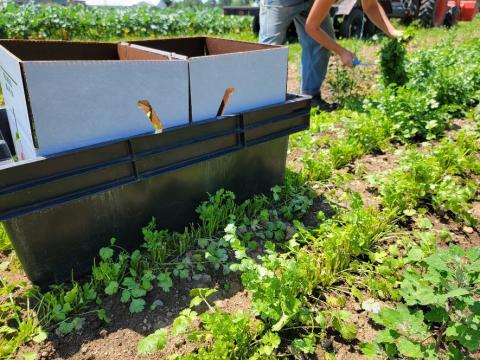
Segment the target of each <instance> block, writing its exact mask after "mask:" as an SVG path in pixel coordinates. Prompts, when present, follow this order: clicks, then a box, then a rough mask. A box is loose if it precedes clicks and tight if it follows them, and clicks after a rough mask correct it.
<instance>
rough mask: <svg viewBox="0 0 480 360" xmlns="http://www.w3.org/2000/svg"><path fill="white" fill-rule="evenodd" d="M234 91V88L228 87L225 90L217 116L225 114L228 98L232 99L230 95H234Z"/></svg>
mask: <svg viewBox="0 0 480 360" xmlns="http://www.w3.org/2000/svg"><path fill="white" fill-rule="evenodd" d="M234 92H235V89H234V88H227V90H225V94H223V98H222V101H221V102H220V106H219V107H218V111H217V116H222V115H223V113H224V112H225V108H226V106H227V104H228V100H230V96H232V94H233V93H234Z"/></svg>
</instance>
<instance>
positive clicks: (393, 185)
mask: <svg viewBox="0 0 480 360" xmlns="http://www.w3.org/2000/svg"><path fill="white" fill-rule="evenodd" d="M477 151H478V139H477V138H476V136H475V135H473V134H471V133H470V134H467V133H460V134H459V136H458V138H457V139H456V140H448V139H446V140H444V141H443V142H442V144H441V145H440V146H439V147H438V148H437V149H436V150H435V151H433V153H431V154H428V153H421V152H418V151H415V150H410V151H407V152H406V153H405V154H404V155H403V156H402V160H401V166H400V167H398V168H396V169H393V170H391V171H389V172H388V173H387V174H386V175H385V176H383V177H381V178H380V179H378V180H377V181H378V183H379V190H380V194H381V195H382V203H383V205H384V206H385V207H387V208H389V209H392V210H394V211H397V212H398V213H404V214H408V213H409V212H410V211H411V210H412V209H415V208H416V207H418V206H422V205H423V206H425V205H427V206H432V207H433V208H434V209H435V210H436V211H437V212H449V213H452V214H453V215H455V216H456V217H457V218H458V219H462V220H464V221H466V222H467V223H468V224H472V225H473V224H475V223H476V221H477V220H476V219H474V218H473V216H472V214H471V212H470V211H471V204H470V201H471V200H473V199H475V196H476V192H477V189H478V185H476V184H475V183H473V182H470V181H465V180H464V178H463V177H464V175H466V174H469V173H477V172H478V168H479V164H480V162H479V159H478V157H476V155H475V154H476V152H477Z"/></svg>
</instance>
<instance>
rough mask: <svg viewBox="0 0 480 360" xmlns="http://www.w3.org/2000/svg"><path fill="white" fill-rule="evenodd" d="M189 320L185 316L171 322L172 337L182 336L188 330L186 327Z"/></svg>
mask: <svg viewBox="0 0 480 360" xmlns="http://www.w3.org/2000/svg"><path fill="white" fill-rule="evenodd" d="M190 322H191V321H190V319H189V318H188V317H186V316H182V315H180V316H179V317H177V318H176V319H175V320H174V321H173V326H172V335H173V336H177V335H181V334H183V333H184V332H185V331H187V329H188V325H190Z"/></svg>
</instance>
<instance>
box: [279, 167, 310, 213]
mask: <svg viewBox="0 0 480 360" xmlns="http://www.w3.org/2000/svg"><path fill="white" fill-rule="evenodd" d="M272 196H273V202H274V204H275V206H276V207H277V209H278V211H279V213H280V215H282V216H283V217H284V218H285V219H287V220H292V219H294V218H299V217H301V216H303V215H304V214H305V213H306V212H307V211H308V209H309V208H310V206H312V204H313V200H312V199H313V197H314V196H315V192H314V191H313V190H312V189H311V188H310V187H309V186H308V185H307V184H305V182H304V180H303V178H301V177H298V176H297V175H296V174H294V173H291V172H287V176H286V178H285V184H284V185H283V186H280V185H277V186H274V187H273V188H272Z"/></svg>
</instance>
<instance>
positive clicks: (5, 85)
mask: <svg viewBox="0 0 480 360" xmlns="http://www.w3.org/2000/svg"><path fill="white" fill-rule="evenodd" d="M0 72H1V74H0V84H1V87H2V92H3V97H4V99H5V106H6V110H7V116H8V123H9V126H10V131H11V133H12V138H13V141H14V145H15V152H16V154H17V156H18V158H19V159H20V160H23V159H27V158H32V157H35V148H34V146H33V138H32V131H31V128H30V120H29V116H28V108H27V99H26V96H25V88H24V84H23V78H22V70H21V65H20V60H19V59H18V58H16V57H15V56H13V55H12V54H11V53H10V52H9V51H7V50H6V49H5V48H4V47H3V46H0Z"/></svg>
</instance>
